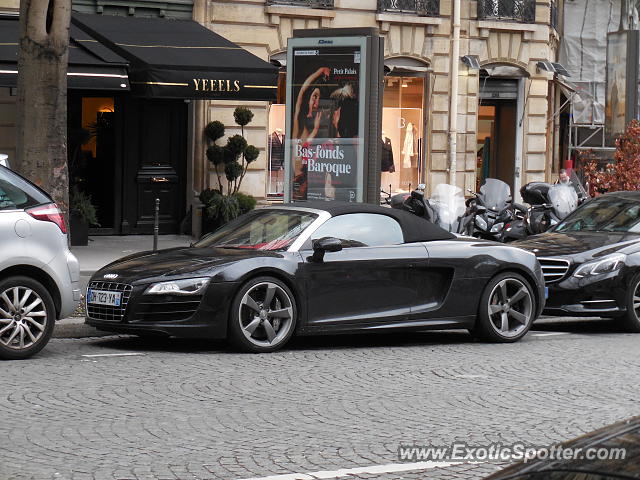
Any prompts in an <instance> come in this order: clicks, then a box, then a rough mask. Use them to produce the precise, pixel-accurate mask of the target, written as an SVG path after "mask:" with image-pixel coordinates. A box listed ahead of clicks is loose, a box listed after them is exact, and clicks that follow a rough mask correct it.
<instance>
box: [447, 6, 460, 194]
mask: <svg viewBox="0 0 640 480" xmlns="http://www.w3.org/2000/svg"><path fill="white" fill-rule="evenodd" d="M459 62H460V0H454V1H453V31H452V39H451V68H450V72H449V73H450V77H451V88H450V90H451V99H450V100H451V101H450V104H449V183H450V184H451V185H456V183H457V181H456V172H457V170H458V162H457V155H458V151H457V150H458V146H457V138H458V64H459Z"/></svg>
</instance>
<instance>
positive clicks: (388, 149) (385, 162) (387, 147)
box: [380, 131, 396, 173]
mask: <svg viewBox="0 0 640 480" xmlns="http://www.w3.org/2000/svg"><path fill="white" fill-rule="evenodd" d="M380 142H381V143H380V148H381V152H382V155H381V159H380V171H381V172H389V173H393V172H395V171H396V167H395V165H394V164H393V146H392V145H391V139H390V138H389V137H387V135H386V133H385V132H384V131H383V132H382V138H381V139H380Z"/></svg>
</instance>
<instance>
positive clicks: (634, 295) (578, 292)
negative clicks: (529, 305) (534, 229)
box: [512, 192, 640, 332]
mask: <svg viewBox="0 0 640 480" xmlns="http://www.w3.org/2000/svg"><path fill="white" fill-rule="evenodd" d="M512 245H517V246H519V247H522V248H526V249H528V250H530V251H532V252H534V253H535V254H536V255H537V256H538V260H540V263H541V265H542V270H543V272H544V277H545V281H546V285H547V288H548V299H547V304H546V307H545V310H544V313H546V314H550V315H572V316H589V317H594V316H599V317H616V318H618V319H619V321H620V323H621V324H622V325H623V326H624V327H625V328H627V329H628V330H630V331H633V332H640V192H616V193H608V194H606V195H603V196H601V197H598V198H595V199H593V200H590V201H589V202H587V203H585V204H583V205H582V206H580V207H579V208H578V209H577V210H576V211H574V212H573V213H571V214H570V215H569V216H568V217H567V218H565V219H564V221H562V222H561V223H560V224H559V225H558V226H557V227H555V228H554V229H553V230H552V231H550V232H547V233H543V234H541V235H536V236H533V237H530V238H529V239H527V240H524V241H521V242H515V243H513V244H512Z"/></svg>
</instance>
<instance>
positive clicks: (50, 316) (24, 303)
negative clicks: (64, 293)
mask: <svg viewBox="0 0 640 480" xmlns="http://www.w3.org/2000/svg"><path fill="white" fill-rule="evenodd" d="M54 322H55V309H54V305H53V300H52V299H51V296H50V295H49V293H48V292H47V290H46V289H45V288H44V287H43V286H42V285H41V284H40V283H39V282H36V281H35V280H32V279H30V278H27V277H12V278H8V279H6V280H4V281H2V282H0V358H6V359H20V358H26V357H28V356H30V355H33V354H34V353H36V352H38V351H39V350H40V349H42V347H44V345H45V344H46V343H47V342H48V341H49V338H50V337H51V333H52V332H53V323H54Z"/></svg>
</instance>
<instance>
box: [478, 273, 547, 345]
mask: <svg viewBox="0 0 640 480" xmlns="http://www.w3.org/2000/svg"><path fill="white" fill-rule="evenodd" d="M535 312H536V300H535V297H534V295H533V292H532V289H531V286H530V285H529V282H527V280H525V279H524V277H522V276H521V275H519V274H517V273H514V272H505V273H501V274H499V275H496V276H495V277H493V278H492V279H491V280H490V281H489V283H488V284H487V286H486V287H485V289H484V292H483V293H482V297H481V299H480V307H479V309H478V320H477V321H476V325H475V328H474V330H473V333H474V335H477V336H478V337H479V338H481V339H483V340H486V341H489V342H500V343H507V342H516V341H518V340H520V339H521V338H522V337H524V336H525V335H526V334H527V332H528V331H529V329H530V328H531V325H532V323H533V320H534V317H535Z"/></svg>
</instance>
